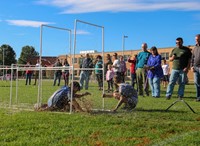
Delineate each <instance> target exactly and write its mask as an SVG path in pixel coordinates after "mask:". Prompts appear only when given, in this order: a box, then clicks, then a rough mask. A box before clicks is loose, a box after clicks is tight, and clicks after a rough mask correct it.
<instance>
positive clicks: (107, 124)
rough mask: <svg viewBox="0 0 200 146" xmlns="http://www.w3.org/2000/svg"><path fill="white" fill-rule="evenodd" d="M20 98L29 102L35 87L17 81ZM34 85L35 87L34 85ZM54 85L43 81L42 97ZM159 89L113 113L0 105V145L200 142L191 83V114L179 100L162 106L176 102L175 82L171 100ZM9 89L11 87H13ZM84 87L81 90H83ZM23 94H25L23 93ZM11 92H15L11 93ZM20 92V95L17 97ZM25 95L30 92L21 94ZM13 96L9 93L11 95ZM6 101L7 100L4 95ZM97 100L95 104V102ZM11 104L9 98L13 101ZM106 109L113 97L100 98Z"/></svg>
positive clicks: (96, 95)
mask: <svg viewBox="0 0 200 146" xmlns="http://www.w3.org/2000/svg"><path fill="white" fill-rule="evenodd" d="M19 85H20V87H19V94H18V95H20V97H19V99H21V101H24V102H27V101H28V102H31V103H34V102H35V101H36V98H35V97H34V96H36V93H34V92H35V91H37V88H36V87H34V86H25V85H24V82H20V83H19ZM9 86H10V85H9V83H8V84H7V83H5V82H0V94H1V95H0V99H1V101H2V102H3V101H6V100H8V99H7V96H8V97H9V92H10V87H9ZM35 88H36V89H35ZM57 88H58V87H52V82H47V83H45V84H44V87H43V91H46V92H45V97H44V99H43V100H44V101H46V100H47V99H48V98H47V97H48V96H49V95H51V94H52V92H53V91H55V90H56V89H57ZM165 90H166V89H163V88H162V94H161V98H158V99H157V98H152V97H139V103H138V105H137V107H136V109H135V110H134V111H132V112H125V111H123V110H121V109H119V111H118V112H117V113H109V112H93V113H73V114H66V113H56V112H34V111H24V110H13V109H9V108H1V109H0V121H1V124H0V145H1V146H27V145H28V146H55V145H56V146H62V145H72V146H80V145H81V146H87V145H91V146H96V145H97V146H107V145H109V146H124V145H128V146H133V145H137V146H143V145H145V146H146V145H169V146H197V145H200V139H199V137H200V132H199V131H200V114H199V113H200V112H199V111H200V103H198V102H195V88H194V85H186V89H185V98H184V100H185V101H186V102H187V103H188V104H189V105H190V106H191V107H192V108H193V109H194V111H195V112H196V114H194V113H192V111H191V110H190V109H189V108H188V107H187V106H186V105H185V104H184V103H182V102H178V103H177V104H175V105H174V106H172V107H171V108H170V109H169V111H168V112H166V111H165V109H166V108H167V107H168V106H169V105H171V103H172V102H173V101H176V93H177V92H176V91H177V86H176V88H175V90H174V94H173V96H172V99H171V100H165V97H164V95H165ZM89 91H90V92H91V93H92V96H91V97H86V98H89V99H91V100H92V101H93V102H94V104H95V105H94V106H95V107H97V108H98V107H101V104H102V99H101V92H100V91H98V90H97V87H95V86H92V87H91V88H90V89H89ZM14 92H15V91H14ZM83 92H84V91H83ZM28 93H31V95H32V96H31V95H29V94H28ZM13 94H15V93H13ZM23 96H24V97H23ZM25 96H30V97H25ZM14 97H15V96H14ZM8 101H9V100H8ZM95 102H98V103H95ZM13 103H14V101H13ZM105 104H106V107H107V108H113V107H114V106H115V104H116V100H115V99H106V100H105Z"/></svg>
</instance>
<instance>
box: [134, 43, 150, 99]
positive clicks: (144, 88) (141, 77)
mask: <svg viewBox="0 0 200 146" xmlns="http://www.w3.org/2000/svg"><path fill="white" fill-rule="evenodd" d="M147 47H148V46H147V43H143V44H142V51H141V52H139V54H138V55H137V60H136V80H137V84H138V92H139V95H141V96H144V92H145V93H146V95H147V96H149V86H148V82H147V79H146V78H147V75H146V70H145V69H144V66H145V65H146V64H147V60H148V58H149V56H150V54H151V53H150V52H148V51H147Z"/></svg>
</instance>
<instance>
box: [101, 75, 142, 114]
mask: <svg viewBox="0 0 200 146" xmlns="http://www.w3.org/2000/svg"><path fill="white" fill-rule="evenodd" d="M114 84H115V85H116V87H118V88H117V90H115V91H114V93H113V95H111V94H103V97H114V98H115V99H117V100H119V102H118V103H117V105H116V107H115V108H114V109H113V111H114V112H115V111H117V109H118V108H119V107H120V106H121V105H122V104H123V103H124V104H125V107H124V108H125V109H127V110H132V109H134V108H135V107H136V105H137V102H138V94H137V91H136V90H135V89H134V88H133V86H132V85H130V84H127V83H122V80H121V78H120V77H118V76H115V77H114Z"/></svg>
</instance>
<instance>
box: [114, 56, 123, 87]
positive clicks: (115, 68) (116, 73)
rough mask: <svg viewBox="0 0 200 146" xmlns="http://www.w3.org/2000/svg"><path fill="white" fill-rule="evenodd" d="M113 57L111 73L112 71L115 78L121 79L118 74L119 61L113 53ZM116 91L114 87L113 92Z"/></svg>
mask: <svg viewBox="0 0 200 146" xmlns="http://www.w3.org/2000/svg"><path fill="white" fill-rule="evenodd" d="M113 57H114V61H113V65H112V67H113V71H114V73H115V75H116V76H118V77H121V74H120V61H119V59H118V55H117V53H114V55H113ZM116 89H117V86H116V85H115V90H116Z"/></svg>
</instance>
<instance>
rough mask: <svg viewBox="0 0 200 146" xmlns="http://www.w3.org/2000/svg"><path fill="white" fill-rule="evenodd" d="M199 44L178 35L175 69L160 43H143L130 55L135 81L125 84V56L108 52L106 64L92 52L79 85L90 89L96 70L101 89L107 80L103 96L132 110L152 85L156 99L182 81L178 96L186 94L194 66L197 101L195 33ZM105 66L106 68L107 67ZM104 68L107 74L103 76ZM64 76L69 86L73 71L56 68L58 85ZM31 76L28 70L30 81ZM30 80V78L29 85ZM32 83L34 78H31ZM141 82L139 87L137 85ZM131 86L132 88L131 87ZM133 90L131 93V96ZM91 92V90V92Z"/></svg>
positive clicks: (199, 76) (199, 77)
mask: <svg viewBox="0 0 200 146" xmlns="http://www.w3.org/2000/svg"><path fill="white" fill-rule="evenodd" d="M195 41H196V45H195V47H194V49H193V51H192V52H191V50H190V49H189V48H188V47H186V46H184V45H183V39H182V38H181V37H178V38H177V39H176V47H175V48H174V49H173V50H172V51H171V53H170V55H169V61H171V62H172V63H173V65H172V70H171V71H170V69H169V64H167V61H166V59H165V58H162V56H161V55H160V54H159V52H158V49H157V48H156V46H153V47H151V48H150V51H148V50H147V49H148V45H147V43H142V46H141V48H142V50H141V52H139V53H138V54H135V55H134V56H132V57H131V56H129V58H128V60H127V61H128V62H129V63H130V74H131V84H127V83H125V80H126V79H125V77H126V72H127V67H126V62H125V61H124V56H118V54H117V53H114V54H113V58H112V57H111V55H110V54H107V55H106V59H105V62H104V64H103V60H102V56H101V55H98V56H96V58H95V60H93V59H91V58H90V55H89V54H86V55H85V58H84V59H83V60H82V63H81V69H80V70H81V72H80V80H79V85H80V89H85V90H88V88H89V80H90V76H91V73H92V71H93V70H94V74H95V77H96V80H97V83H98V88H99V90H103V81H104V80H105V81H107V90H106V91H107V93H110V92H111V93H113V94H103V97H110V96H112V97H115V98H116V99H117V100H119V102H118V104H117V106H116V107H115V108H114V111H116V110H117V109H118V108H119V107H120V106H121V104H122V103H125V107H126V106H129V109H130V108H131V109H133V108H135V106H136V104H137V100H138V95H139V96H143V97H144V96H149V94H150V92H149V87H150V91H151V96H152V97H154V98H159V97H160V94H161V93H160V92H161V85H163V87H164V88H166V95H165V96H166V99H167V100H169V99H170V98H171V96H172V94H173V90H174V86H175V85H176V84H177V82H178V93H177V95H178V98H179V99H182V98H183V97H184V90H185V85H186V79H187V73H188V71H189V70H190V69H191V70H192V71H193V72H194V83H195V87H196V98H197V99H196V101H200V34H198V35H196V36H195ZM54 66H56V67H60V66H64V67H65V66H69V63H68V62H67V60H65V62H64V64H63V65H62V64H61V63H60V61H59V59H58V60H57V62H56V63H55V65H54ZM103 66H104V69H103ZM103 71H104V76H103ZM62 74H63V75H64V76H63V77H64V79H65V80H66V81H65V86H67V85H68V80H69V70H63V71H61V70H56V71H55V74H54V84H53V85H55V84H56V80H58V86H59V85H60V78H61V75H62ZM29 78H30V76H29V74H28V72H27V80H28V79H29ZM27 83H28V81H26V84H27ZM29 84H30V81H29ZM135 85H137V86H135ZM130 89H131V90H130ZM128 93H130V95H127V94H128ZM88 94H89V93H88Z"/></svg>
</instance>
